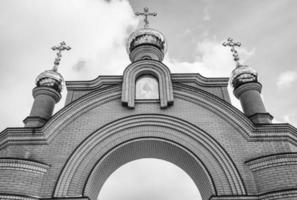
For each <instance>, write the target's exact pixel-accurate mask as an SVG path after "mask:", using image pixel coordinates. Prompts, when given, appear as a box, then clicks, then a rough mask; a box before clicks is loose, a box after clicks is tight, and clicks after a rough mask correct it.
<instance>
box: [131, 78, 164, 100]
mask: <svg viewBox="0 0 297 200" xmlns="http://www.w3.org/2000/svg"><path fill="white" fill-rule="evenodd" d="M135 98H136V99H159V83H158V80H157V79H156V78H155V77H153V76H151V75H143V76H141V77H139V78H138V79H137V80H136V93H135Z"/></svg>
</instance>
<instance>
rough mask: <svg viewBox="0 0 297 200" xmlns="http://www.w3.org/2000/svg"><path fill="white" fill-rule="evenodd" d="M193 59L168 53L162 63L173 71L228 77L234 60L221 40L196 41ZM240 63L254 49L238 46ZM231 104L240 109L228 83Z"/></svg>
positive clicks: (250, 54) (252, 52) (247, 57)
mask: <svg viewBox="0 0 297 200" xmlns="http://www.w3.org/2000/svg"><path fill="white" fill-rule="evenodd" d="M194 51H195V52H196V53H195V54H196V56H195V60H194V61H193V62H187V61H179V60H176V59H174V58H171V57H170V55H167V56H166V57H165V60H164V63H165V64H166V65H167V66H168V67H169V68H170V70H171V72H174V73H200V74H201V75H203V76H205V77H230V75H231V72H232V70H233V69H234V68H235V62H234V60H233V57H232V53H231V52H230V50H229V49H228V48H226V47H224V46H222V41H217V40H216V39H213V40H209V39H206V40H203V41H200V42H198V43H197V46H196V50H194ZM238 52H239V55H240V58H242V61H241V62H242V63H245V61H246V60H248V59H249V58H250V57H251V56H253V55H254V54H255V49H252V50H248V49H245V48H240V49H239V50H238ZM228 91H229V94H230V98H231V102H232V105H234V106H235V107H236V108H237V109H239V110H242V109H241V105H240V102H239V101H238V99H236V98H235V96H234V95H233V88H232V87H231V86H230V85H229V86H228Z"/></svg>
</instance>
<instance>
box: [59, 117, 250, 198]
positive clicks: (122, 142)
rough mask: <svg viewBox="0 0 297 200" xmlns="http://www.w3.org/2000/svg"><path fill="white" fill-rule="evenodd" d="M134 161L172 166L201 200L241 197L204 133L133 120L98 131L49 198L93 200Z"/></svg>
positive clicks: (176, 122) (177, 124)
mask: <svg viewBox="0 0 297 200" xmlns="http://www.w3.org/2000/svg"><path fill="white" fill-rule="evenodd" d="M139 158H159V159H163V160H166V161H169V162H172V163H174V164H176V165H177V166H179V167H180V168H182V169H183V170H184V171H185V172H186V173H187V174H188V175H189V176H190V177H191V178H192V179H193V181H194V183H195V184H196V186H197V187H198V189H199V191H200V193H201V196H202V198H203V199H209V198H210V197H211V196H217V195H234V196H241V195H246V191H245V188H244V184H243V182H242V180H241V177H240V175H239V173H238V171H237V169H236V167H235V165H234V163H233V161H232V160H231V158H230V157H229V156H228V154H227V153H226V151H224V149H223V148H222V147H221V146H220V145H219V144H218V143H217V142H216V141H215V140H214V139H213V138H212V137H211V136H210V135H209V134H207V133H206V132H204V131H203V130H201V129H199V128H197V127H195V126H194V125H192V124H190V123H188V122H185V121H183V120H181V119H177V118H173V117H169V116H164V115H136V116H130V117H127V118H123V119H120V120H117V121H115V122H112V123H110V124H108V125H106V126H105V127H103V128H100V129H99V130H97V131H96V132H94V133H93V134H92V135H91V136H90V137H88V138H87V139H86V140H85V141H84V142H83V143H81V144H80V146H79V147H78V148H77V149H76V151H75V152H74V153H73V154H72V156H71V157H70V158H69V160H68V162H67V163H66V165H65V166H64V169H63V171H62V173H61V175H60V178H59V180H58V183H57V185H56V189H55V193H54V196H55V197H56V198H61V197H67V196H86V197H89V198H90V199H96V198H97V196H98V194H99V192H100V189H101V187H102V186H103V184H104V182H105V181H106V179H107V178H108V177H109V175H110V174H111V173H112V172H114V171H115V170H116V169H117V168H119V167H120V166H122V165H123V164H125V163H127V162H129V161H132V160H136V159H139Z"/></svg>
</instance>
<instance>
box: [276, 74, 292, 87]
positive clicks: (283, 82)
mask: <svg viewBox="0 0 297 200" xmlns="http://www.w3.org/2000/svg"><path fill="white" fill-rule="evenodd" d="M296 80H297V71H293V70H288V71H284V72H282V73H281V74H280V75H279V76H278V79H277V81H276V85H277V87H278V88H279V89H286V88H289V87H290V86H291V85H292V84H293V83H294V82H295V81H296Z"/></svg>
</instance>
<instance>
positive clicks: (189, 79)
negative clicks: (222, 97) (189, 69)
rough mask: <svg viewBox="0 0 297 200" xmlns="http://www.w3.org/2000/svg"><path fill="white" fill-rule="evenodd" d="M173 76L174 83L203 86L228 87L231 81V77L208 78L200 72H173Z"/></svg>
mask: <svg viewBox="0 0 297 200" xmlns="http://www.w3.org/2000/svg"><path fill="white" fill-rule="evenodd" d="M171 78H172V82H174V83H196V84H197V85H199V86H202V87H227V86H228V81H229V78H224V77H216V78H207V77H204V76H202V75H201V74H199V73H173V74H171Z"/></svg>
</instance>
